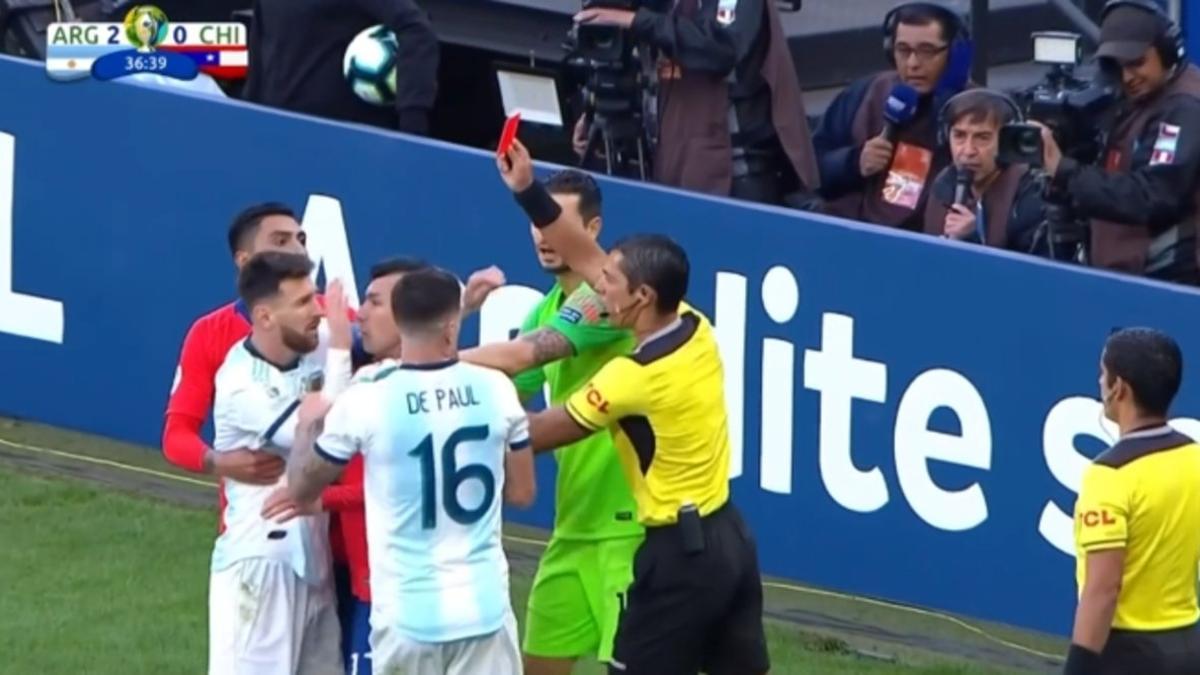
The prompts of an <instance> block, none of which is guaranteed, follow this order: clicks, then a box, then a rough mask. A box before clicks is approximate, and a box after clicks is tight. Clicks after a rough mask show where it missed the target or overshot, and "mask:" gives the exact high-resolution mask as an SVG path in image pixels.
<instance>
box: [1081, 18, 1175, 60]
mask: <svg viewBox="0 0 1200 675" xmlns="http://www.w3.org/2000/svg"><path fill="white" fill-rule="evenodd" d="M1164 30H1166V26H1164V25H1163V19H1162V17H1159V16H1158V15H1156V14H1154V13H1153V12H1151V11H1150V10H1147V9H1140V8H1138V7H1117V8H1115V9H1113V10H1112V11H1111V12H1109V13H1108V14H1107V15H1106V16H1105V17H1104V23H1102V24H1100V47H1099V48H1098V49H1096V56H1097V57H1098V58H1110V59H1115V60H1117V61H1119V62H1121V63H1126V62H1128V61H1133V60H1135V59H1140V58H1142V55H1143V54H1145V53H1146V50H1147V49H1149V48H1150V46H1151V45H1153V44H1154V42H1155V40H1157V39H1158V37H1159V36H1160V35H1162V34H1163V31H1164Z"/></svg>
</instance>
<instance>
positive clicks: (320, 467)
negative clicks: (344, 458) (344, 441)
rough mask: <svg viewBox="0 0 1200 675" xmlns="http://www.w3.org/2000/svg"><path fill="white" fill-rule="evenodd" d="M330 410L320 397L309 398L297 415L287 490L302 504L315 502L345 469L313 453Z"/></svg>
mask: <svg viewBox="0 0 1200 675" xmlns="http://www.w3.org/2000/svg"><path fill="white" fill-rule="evenodd" d="M329 407H330V403H329V402H328V401H327V400H326V399H325V398H324V397H322V396H321V395H320V394H309V395H308V396H306V397H305V398H304V402H303V403H301V405H300V410H299V411H298V413H297V421H296V435H295V440H294V441H293V443H292V455H291V459H290V460H289V461H288V471H287V488H288V494H289V495H291V497H292V499H294V500H295V501H296V502H298V503H301V504H307V503H310V502H312V501H314V500H316V499H317V498H318V497H320V496H321V490H323V489H324V488H325V486H327V485H329V484H330V483H332V482H333V481H335V480H337V479H338V477H339V476H341V475H342V469H343V468H344V465H342V464H337V463H335V462H331V461H329V460H328V459H326V458H324V457H322V456H321V455H320V454H318V453H317V451H316V445H317V436H318V435H320V433H321V427H322V422H323V420H324V419H325V414H326V413H328V412H329Z"/></svg>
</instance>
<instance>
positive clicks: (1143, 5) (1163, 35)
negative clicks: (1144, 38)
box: [1100, 0, 1187, 71]
mask: <svg viewBox="0 0 1200 675" xmlns="http://www.w3.org/2000/svg"><path fill="white" fill-rule="evenodd" d="M1118 7H1135V8H1137V9H1140V10H1141V11H1143V12H1149V13H1150V14H1153V15H1154V16H1156V17H1158V18H1159V19H1160V20H1161V21H1162V22H1163V23H1164V24H1166V28H1164V29H1163V30H1161V31H1160V32H1159V35H1158V36H1157V37H1155V38H1154V48H1155V49H1157V50H1158V55H1159V58H1161V59H1162V61H1163V65H1164V66H1166V68H1167V69H1168V70H1172V71H1173V70H1174V69H1176V68H1178V67H1179V66H1180V65H1182V64H1186V63H1187V43H1186V42H1184V39H1183V31H1182V30H1180V28H1179V26H1178V25H1177V24H1176V23H1175V22H1174V21H1172V20H1171V17H1170V16H1168V15H1167V13H1166V12H1165V11H1164V10H1163V8H1162V7H1159V5H1158V3H1156V2H1154V0H1108V2H1106V3H1104V8H1103V9H1101V10H1100V23H1104V19H1105V17H1107V16H1108V13H1109V12H1111V11H1113V10H1114V9H1116V8H1118Z"/></svg>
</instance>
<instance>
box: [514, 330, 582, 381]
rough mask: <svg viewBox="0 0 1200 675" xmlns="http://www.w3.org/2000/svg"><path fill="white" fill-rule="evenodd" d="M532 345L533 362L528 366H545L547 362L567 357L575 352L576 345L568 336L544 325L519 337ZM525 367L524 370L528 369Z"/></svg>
mask: <svg viewBox="0 0 1200 675" xmlns="http://www.w3.org/2000/svg"><path fill="white" fill-rule="evenodd" d="M518 339H519V340H521V341H522V342H527V343H529V344H530V345H531V346H532V355H531V358H532V361H533V362H532V363H531V364H530V365H529V366H528V368H534V367H537V366H544V365H546V364H547V363H551V362H554V361H558V360H559V359H565V358H567V357H568V356H571V355H573V354H574V353H575V347H574V346H573V345H572V344H571V341H570V340H568V339H567V336H565V335H563V334H562V333H560V332H558V331H556V330H554V329H553V328H548V327H542V328H539V329H537V330H535V331H533V332H531V333H526V334H524V335H522V336H521V337H520V338H518ZM528 368H525V369H524V370H528Z"/></svg>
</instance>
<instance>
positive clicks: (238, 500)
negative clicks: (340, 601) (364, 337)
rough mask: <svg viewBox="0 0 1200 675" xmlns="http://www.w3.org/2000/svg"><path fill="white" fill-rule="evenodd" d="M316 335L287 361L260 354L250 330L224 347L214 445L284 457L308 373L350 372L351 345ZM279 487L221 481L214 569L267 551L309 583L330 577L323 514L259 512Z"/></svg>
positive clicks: (308, 381) (320, 375)
mask: <svg viewBox="0 0 1200 675" xmlns="http://www.w3.org/2000/svg"><path fill="white" fill-rule="evenodd" d="M321 336H322V339H321V344H320V346H319V347H318V349H317V350H316V351H314V352H312V353H310V354H305V355H303V356H301V357H300V358H299V359H297V361H296V363H295V364H294V365H292V366H290V367H287V368H280V367H278V366H276V365H274V364H272V363H271V362H269V361H267V360H266V359H265V358H263V356H262V355H261V354H259V353H258V350H256V349H255V348H254V345H253V344H252V343H251V341H250V339H249V338H247V339H245V340H242V341H241V342H238V343H237V344H236V345H234V346H233V348H232V349H230V350H229V353H228V354H226V356H225V361H224V362H223V363H222V364H221V367H220V368H219V369H218V370H217V375H216V378H215V381H214V384H215V385H216V391H215V394H214V398H213V426H214V430H213V431H214V433H213V450H214V451H215V452H227V451H229V450H237V449H250V450H256V451H259V452H270V453H274V454H278V455H279V456H281V457H284V458H285V459H286V458H287V456H288V455H289V454H290V452H291V447H292V441H293V436H294V434H295V431H296V410H297V409H298V408H299V407H300V400H301V398H303V396H304V394H305V393H306V392H307V391H308V390H309V389H310V386H311V384H312V382H313V380H314V379H317V378H322V379H324V376H325V373H324V371H325V370H326V369H328V368H337V369H339V370H341V369H344V370H345V374H344V377H345V378H346V379H349V353H348V352H345V351H342V350H328V349H327V348H326V344H327V341H326V339H325V332H324V331H322V335H321ZM333 364H336V365H333ZM331 379H336V378H331ZM278 487H279V486H278V485H249V484H246V483H240V482H238V481H235V480H231V479H226V480H225V481H224V489H225V499H226V505H225V509H224V511H223V512H222V514H221V516H222V522H223V523H224V530H223V531H222V532H221V534H220V535H219V536H218V537H217V542H216V545H215V546H214V547H213V556H212V570H213V571H214V572H219V571H221V570H224V569H226V568H228V567H229V566H231V565H233V564H234V563H237V562H240V561H243V560H250V559H255V558H265V559H270V560H278V561H280V562H283V563H286V564H288V565H289V566H290V567H291V568H292V569H293V570H294V571H295V573H296V575H297V576H299V577H300V578H301V579H303V580H304V581H306V582H308V583H310V584H314V585H323V584H326V583H329V580H330V572H329V569H330V565H331V556H330V550H329V517H328V514H324V513H321V514H318V515H315V516H303V517H299V518H294V519H292V520H290V521H288V522H287V523H284V524H279V523H276V522H274V521H272V520H267V519H264V518H263V517H262V508H263V504H264V503H265V502H266V499H267V497H268V496H270V495H271V494H272V493H273V492H275V490H276V489H278Z"/></svg>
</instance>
